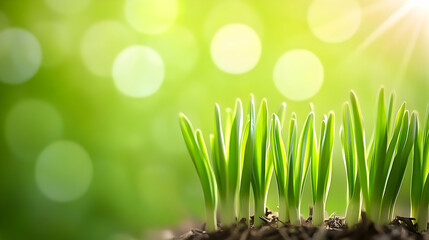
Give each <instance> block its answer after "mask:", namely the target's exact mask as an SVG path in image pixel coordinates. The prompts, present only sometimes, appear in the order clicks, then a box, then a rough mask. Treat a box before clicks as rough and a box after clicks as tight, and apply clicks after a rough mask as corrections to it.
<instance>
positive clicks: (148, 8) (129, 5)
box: [125, 0, 178, 34]
mask: <svg viewBox="0 0 429 240" xmlns="http://www.w3.org/2000/svg"><path fill="white" fill-rule="evenodd" d="M177 15H178V3H177V0H156V1H153V0H127V1H126V3H125V17H126V19H127V20H128V22H129V23H130V25H131V26H132V27H133V28H134V29H136V30H137V31H139V32H141V33H145V34H158V33H162V32H164V31H165V30H167V29H168V28H169V27H170V26H171V25H172V24H173V23H174V21H175V20H176V18H177Z"/></svg>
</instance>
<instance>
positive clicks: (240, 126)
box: [180, 88, 429, 231]
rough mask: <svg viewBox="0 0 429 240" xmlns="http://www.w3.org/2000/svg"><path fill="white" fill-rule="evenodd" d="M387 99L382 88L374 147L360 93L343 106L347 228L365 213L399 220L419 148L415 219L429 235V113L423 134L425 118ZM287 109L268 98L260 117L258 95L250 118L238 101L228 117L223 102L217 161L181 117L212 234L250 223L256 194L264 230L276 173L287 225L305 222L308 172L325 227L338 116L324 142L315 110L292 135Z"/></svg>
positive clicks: (327, 124)
mask: <svg viewBox="0 0 429 240" xmlns="http://www.w3.org/2000/svg"><path fill="white" fill-rule="evenodd" d="M384 98H385V95H384V89H383V88H382V89H381V90H380V93H379V95H378V102H377V118H376V124H375V128H374V130H373V135H372V138H371V140H370V141H368V142H367V141H366V139H365V131H364V123H363V117H362V114H361V110H360V105H359V102H358V99H357V96H356V94H355V93H354V92H353V91H351V93H350V100H349V102H346V103H345V104H344V106H343V114H342V125H341V127H340V131H339V132H340V138H341V148H342V153H343V159H344V164H345V169H346V176H347V209H346V223H347V224H348V225H349V226H353V225H354V224H356V223H357V222H358V221H359V216H360V211H361V209H364V210H365V211H366V212H367V216H368V218H369V219H370V220H372V221H374V222H377V223H387V222H389V221H390V220H392V218H393V216H394V209H395V204H396V199H397V197H398V193H399V190H400V187H401V184H402V181H403V178H404V173H405V169H406V166H407V163H408V159H409V158H410V153H411V152H412V150H413V147H414V151H413V153H414V154H413V177H412V186H411V203H412V204H411V209H412V214H411V215H412V216H413V217H416V219H417V224H418V226H419V229H420V230H424V229H425V227H426V225H425V223H426V222H427V220H428V215H427V212H428V205H429V177H428V174H429V160H428V157H429V156H428V155H429V117H428V116H429V111H428V113H427V114H426V121H425V124H424V128H423V130H420V131H419V120H418V115H417V112H415V111H414V112H412V113H411V114H410V113H409V111H408V110H406V108H405V106H406V105H405V102H404V103H403V104H402V105H401V106H400V108H399V110H398V111H397V112H396V115H394V114H393V113H394V108H395V104H394V102H395V95H394V94H392V95H390V98H389V101H388V103H387V105H386V104H385V99H384ZM285 111H286V104H285V103H283V104H281V106H280V109H279V110H278V112H277V113H271V114H270V113H269V111H268V107H267V101H266V100H265V99H263V100H262V101H261V103H260V106H259V110H258V112H257V111H256V108H255V100H254V99H253V96H252V97H251V99H250V101H249V110H248V113H247V114H246V115H244V114H243V106H242V103H241V100H240V99H238V100H237V101H236V104H235V108H234V110H231V109H226V111H225V112H226V114H225V118H224V119H222V116H221V110H220V107H219V106H218V105H217V104H216V106H215V122H214V133H213V134H211V135H210V146H211V152H210V155H209V153H208V151H207V148H206V145H205V143H204V140H203V134H202V133H201V131H200V130H198V129H197V130H194V129H193V128H192V126H191V124H190V122H189V120H188V119H187V118H186V117H185V115H183V114H180V125H181V129H182V133H183V137H184V139H185V143H186V145H187V147H188V150H189V153H190V156H191V158H192V160H193V163H194V166H195V168H196V170H197V174H198V176H199V178H200V181H201V185H202V188H203V192H204V200H205V205H206V207H205V208H206V217H207V219H206V221H207V225H206V226H207V227H206V229H207V230H208V231H214V230H216V229H217V225H216V223H217V221H218V220H220V222H221V224H222V226H228V225H231V224H234V223H236V222H237V220H239V219H243V218H244V219H245V220H246V221H249V220H250V212H252V211H251V206H250V199H251V197H252V195H253V198H254V211H253V212H254V216H255V217H254V225H255V226H259V225H261V224H262V220H261V219H260V218H259V217H261V216H264V215H265V208H266V201H267V194H268V188H269V186H270V182H271V177H272V175H273V172H274V173H275V176H276V181H277V187H278V193H279V209H278V212H279V219H280V220H281V221H282V222H290V223H292V224H299V223H300V219H301V214H300V207H301V199H302V194H303V189H304V185H305V182H306V178H307V174H308V171H310V176H311V186H312V194H313V216H312V221H313V225H321V224H322V223H323V222H324V219H325V205H326V199H327V196H328V193H329V187H330V181H331V175H332V157H333V149H334V144H333V143H334V137H335V134H334V132H335V120H334V119H335V117H334V113H333V112H330V113H329V114H328V116H326V115H325V116H324V119H323V121H322V125H321V129H320V136H319V138H318V136H317V133H316V129H315V114H314V113H313V112H310V113H309V114H308V116H307V118H306V120H305V122H304V123H303V127H302V129H301V131H300V132H298V120H297V116H296V115H295V114H292V116H291V119H290V122H289V125H288V131H287V133H284V132H286V131H285V129H283V127H284V126H283V119H284V116H285ZM270 115H271V118H269V116H270ZM244 119H245V120H244ZM222 120H224V123H223V121H222ZM283 134H286V135H285V136H287V138H286V140H287V142H284V141H283ZM415 143H416V144H415ZM362 200H363V201H362ZM362 202H363V204H362ZM217 216H219V218H220V219H217Z"/></svg>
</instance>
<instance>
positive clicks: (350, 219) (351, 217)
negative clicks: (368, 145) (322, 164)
mask: <svg viewBox="0 0 429 240" xmlns="http://www.w3.org/2000/svg"><path fill="white" fill-rule="evenodd" d="M350 117H351V113H350V107H349V105H348V104H344V107H343V125H342V126H341V128H340V137H341V144H342V153H343V159H344V165H345V167H346V175H347V209H346V223H347V224H348V225H349V226H353V225H354V224H356V223H357V222H358V221H359V216H360V212H361V205H362V201H361V193H360V192H361V191H360V182H359V178H358V177H357V159H356V152H355V149H356V145H355V140H354V138H355V133H354V129H353V127H352V122H351V118H350Z"/></svg>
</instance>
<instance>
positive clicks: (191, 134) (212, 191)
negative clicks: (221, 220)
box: [180, 114, 217, 231]
mask: <svg viewBox="0 0 429 240" xmlns="http://www.w3.org/2000/svg"><path fill="white" fill-rule="evenodd" d="M180 126H181V129H182V134H183V138H184V139H185V142H186V146H187V147H188V151H189V154H190V155H191V157H192V161H193V163H194V166H195V169H196V170H197V173H198V177H199V178H200V182H201V185H202V187H203V192H204V202H205V208H206V229H207V231H215V230H217V218H216V206H217V205H216V204H217V193H216V191H217V188H216V181H215V178H214V174H213V170H212V167H211V165H210V162H209V156H208V154H207V148H206V146H205V144H204V139H203V135H202V133H201V130H199V129H197V130H196V131H194V129H193V128H192V125H191V123H190V122H189V120H188V119H187V118H186V116H185V115H184V114H180Z"/></svg>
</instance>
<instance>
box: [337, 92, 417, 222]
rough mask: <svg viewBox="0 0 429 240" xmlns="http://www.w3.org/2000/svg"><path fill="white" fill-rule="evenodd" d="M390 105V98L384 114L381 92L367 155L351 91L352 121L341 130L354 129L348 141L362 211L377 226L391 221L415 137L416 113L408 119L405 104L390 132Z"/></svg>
mask: <svg viewBox="0 0 429 240" xmlns="http://www.w3.org/2000/svg"><path fill="white" fill-rule="evenodd" d="M393 102H394V96H393V95H392V97H391V98H390V102H389V109H388V112H387V114H386V109H385V104H384V89H383V88H382V89H381V90H380V93H379V97H378V104H377V105H378V110H377V120H376V127H375V131H374V137H373V140H372V141H371V143H370V144H369V151H366V145H365V134H364V130H363V123H362V116H361V111H360V107H359V103H358V99H357V97H356V95H355V93H354V92H353V91H352V92H351V93H350V105H351V110H352V111H351V121H349V122H346V124H349V126H347V127H343V128H344V129H346V128H353V136H354V138H353V139H352V140H350V141H351V142H353V141H354V145H352V146H354V147H353V148H354V149H355V154H356V156H355V157H356V161H357V175H358V180H359V183H360V186H361V189H362V195H363V198H364V202H365V209H366V211H367V213H368V218H369V219H371V220H372V221H375V222H378V223H386V222H388V221H389V220H391V219H392V217H393V210H394V206H395V203H396V199H397V197H398V193H399V189H400V186H401V184H402V180H403V177H404V173H405V168H406V166H407V161H408V157H409V154H410V151H411V148H412V146H413V143H414V139H415V135H416V123H417V116H416V113H412V114H411V118H410V117H409V113H408V111H407V110H405V103H404V104H402V106H401V108H400V109H399V111H398V113H397V115H396V122H395V125H394V130H393V132H391V131H390V125H391V124H390V121H391V119H392V112H393V105H394V104H393ZM347 105H348V103H346V106H347ZM345 109H348V107H345ZM346 114H347V113H346ZM347 141H349V140H346V142H345V144H349V143H347ZM343 145H344V143H343ZM350 178H352V176H350ZM351 183H352V182H351ZM349 214H356V213H349Z"/></svg>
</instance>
